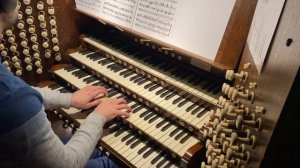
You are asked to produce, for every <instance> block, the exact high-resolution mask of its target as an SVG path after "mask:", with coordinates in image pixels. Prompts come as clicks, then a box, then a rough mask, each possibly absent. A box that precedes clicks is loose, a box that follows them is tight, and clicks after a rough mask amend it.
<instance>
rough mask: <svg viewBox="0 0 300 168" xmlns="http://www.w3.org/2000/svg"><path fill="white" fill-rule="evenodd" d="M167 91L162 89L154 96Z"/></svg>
mask: <svg viewBox="0 0 300 168" xmlns="http://www.w3.org/2000/svg"><path fill="white" fill-rule="evenodd" d="M167 90H168V89H166V88H162V89H160V90H159V91H157V92H156V93H155V94H156V95H160V94H162V93H164V92H166V91H167Z"/></svg>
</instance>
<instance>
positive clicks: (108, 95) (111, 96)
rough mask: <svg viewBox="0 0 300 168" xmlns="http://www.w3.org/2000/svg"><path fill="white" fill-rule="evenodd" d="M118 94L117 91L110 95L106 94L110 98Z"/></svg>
mask: <svg viewBox="0 0 300 168" xmlns="http://www.w3.org/2000/svg"><path fill="white" fill-rule="evenodd" d="M118 93H119V92H118V91H115V92H112V93H110V94H108V97H112V96H114V95H116V94H118Z"/></svg>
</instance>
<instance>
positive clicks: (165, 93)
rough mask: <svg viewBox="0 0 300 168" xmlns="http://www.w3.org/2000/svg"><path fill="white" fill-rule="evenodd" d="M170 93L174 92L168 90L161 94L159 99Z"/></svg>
mask: <svg viewBox="0 0 300 168" xmlns="http://www.w3.org/2000/svg"><path fill="white" fill-rule="evenodd" d="M171 93H174V92H172V91H171V90H168V91H167V92H164V93H163V94H161V95H160V96H159V97H161V98H163V97H165V96H168V95H170V94H171Z"/></svg>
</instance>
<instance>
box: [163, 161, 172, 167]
mask: <svg viewBox="0 0 300 168" xmlns="http://www.w3.org/2000/svg"><path fill="white" fill-rule="evenodd" d="M172 165H173V162H171V161H170V162H169V163H168V164H167V165H166V166H165V167H164V168H170V167H171V166H172Z"/></svg>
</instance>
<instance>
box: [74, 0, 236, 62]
mask: <svg viewBox="0 0 300 168" xmlns="http://www.w3.org/2000/svg"><path fill="white" fill-rule="evenodd" d="M235 1H236V0H226V1H220V0H102V1H100V0H98V1H97V0H94V1H93V0H76V6H77V8H79V9H86V10H87V11H86V12H88V13H93V12H94V13H96V16H98V17H99V19H101V18H102V19H106V20H108V21H110V22H112V23H115V24H117V25H121V26H123V27H126V28H128V29H132V30H134V31H137V32H139V33H142V34H144V35H147V36H150V37H152V38H154V39H157V40H160V41H162V42H164V43H168V44H170V45H173V46H176V47H179V48H182V49H184V50H186V51H189V52H192V53H194V54H196V55H199V56H202V57H205V58H207V59H209V60H212V61H213V60H214V59H215V57H216V55H217V52H218V49H219V47H220V44H221V40H222V38H223V35H224V32H225V29H226V27H227V23H228V20H229V18H230V15H231V12H232V9H233V7H234V4H235ZM95 4H96V6H95ZM99 6H100V8H98V7H99ZM95 8H96V9H95ZM99 11H100V12H99Z"/></svg>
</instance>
